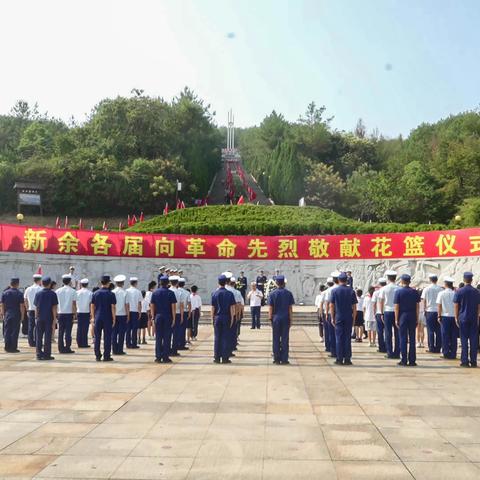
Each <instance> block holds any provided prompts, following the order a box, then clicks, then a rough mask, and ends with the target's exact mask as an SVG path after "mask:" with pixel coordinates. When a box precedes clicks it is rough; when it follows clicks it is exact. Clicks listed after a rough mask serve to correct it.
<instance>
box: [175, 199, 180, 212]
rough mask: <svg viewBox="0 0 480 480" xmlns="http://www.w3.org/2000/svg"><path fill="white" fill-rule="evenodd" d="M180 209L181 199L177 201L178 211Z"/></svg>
mask: <svg viewBox="0 0 480 480" xmlns="http://www.w3.org/2000/svg"><path fill="white" fill-rule="evenodd" d="M179 208H180V199H178V200H177V208H176V209H177V210H178V209H179Z"/></svg>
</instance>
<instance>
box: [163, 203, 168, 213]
mask: <svg viewBox="0 0 480 480" xmlns="http://www.w3.org/2000/svg"><path fill="white" fill-rule="evenodd" d="M163 214H164V215H168V202H167V203H165V208H164V209H163Z"/></svg>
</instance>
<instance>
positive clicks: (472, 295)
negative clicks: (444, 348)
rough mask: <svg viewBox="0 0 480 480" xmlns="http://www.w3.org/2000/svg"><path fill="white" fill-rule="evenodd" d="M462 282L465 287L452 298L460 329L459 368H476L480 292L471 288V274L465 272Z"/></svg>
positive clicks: (456, 321)
mask: <svg viewBox="0 0 480 480" xmlns="http://www.w3.org/2000/svg"><path fill="white" fill-rule="evenodd" d="M463 281H464V283H465V286H464V287H462V288H459V289H458V290H457V291H456V292H455V296H454V297H453V305H454V313H455V323H456V324H457V326H458V328H459V329H460V343H461V345H462V353H461V363H460V366H461V367H476V366H477V354H478V317H479V315H480V307H479V306H480V292H479V291H478V290H477V289H476V288H474V287H473V286H472V281H473V273H472V272H465V273H464V274H463ZM469 360H470V363H469Z"/></svg>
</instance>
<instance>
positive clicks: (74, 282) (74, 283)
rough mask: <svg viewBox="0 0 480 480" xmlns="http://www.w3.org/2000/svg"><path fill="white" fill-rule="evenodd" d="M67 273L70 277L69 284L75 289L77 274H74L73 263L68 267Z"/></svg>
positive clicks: (76, 286)
mask: <svg viewBox="0 0 480 480" xmlns="http://www.w3.org/2000/svg"><path fill="white" fill-rule="evenodd" d="M68 273H69V275H70V278H71V279H72V280H71V282H70V286H71V287H72V288H73V289H74V290H76V289H77V288H78V281H77V276H76V275H75V267H74V266H73V265H71V266H70V268H69V269H68Z"/></svg>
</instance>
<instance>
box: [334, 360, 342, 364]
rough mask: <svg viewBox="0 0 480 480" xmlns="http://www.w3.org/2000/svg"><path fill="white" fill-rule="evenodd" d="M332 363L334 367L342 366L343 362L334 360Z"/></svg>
mask: <svg viewBox="0 0 480 480" xmlns="http://www.w3.org/2000/svg"><path fill="white" fill-rule="evenodd" d="M334 363H335V365H343V362H342V361H341V360H338V359H337V360H335V362H334Z"/></svg>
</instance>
